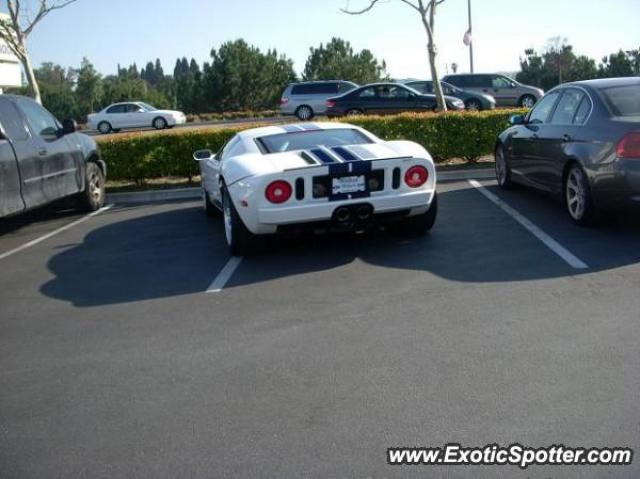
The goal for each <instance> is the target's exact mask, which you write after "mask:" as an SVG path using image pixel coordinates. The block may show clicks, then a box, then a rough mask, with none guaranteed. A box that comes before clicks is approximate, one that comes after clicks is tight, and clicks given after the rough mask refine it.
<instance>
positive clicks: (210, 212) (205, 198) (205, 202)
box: [202, 188, 221, 217]
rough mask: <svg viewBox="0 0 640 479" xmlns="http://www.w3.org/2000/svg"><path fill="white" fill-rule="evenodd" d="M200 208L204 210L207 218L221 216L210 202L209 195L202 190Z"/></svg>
mask: <svg viewBox="0 0 640 479" xmlns="http://www.w3.org/2000/svg"><path fill="white" fill-rule="evenodd" d="M202 207H203V208H204V211H205V213H206V214H207V216H211V217H215V216H220V214H221V212H220V210H219V209H218V208H216V205H214V204H213V203H212V202H211V199H210V198H209V194H208V193H207V191H206V190H205V189H204V188H203V189H202Z"/></svg>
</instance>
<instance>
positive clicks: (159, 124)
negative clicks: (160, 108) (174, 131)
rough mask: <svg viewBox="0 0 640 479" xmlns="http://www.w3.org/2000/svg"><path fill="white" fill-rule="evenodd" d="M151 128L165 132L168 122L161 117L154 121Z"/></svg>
mask: <svg viewBox="0 0 640 479" xmlns="http://www.w3.org/2000/svg"><path fill="white" fill-rule="evenodd" d="M151 126H152V127H153V128H155V129H156V130H164V129H165V128H166V127H167V120H165V119H164V118H162V117H161V116H158V117H156V118H154V119H153V121H152V122H151Z"/></svg>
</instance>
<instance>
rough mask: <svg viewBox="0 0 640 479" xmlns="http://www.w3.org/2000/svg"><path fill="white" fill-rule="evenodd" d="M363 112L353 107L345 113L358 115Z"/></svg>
mask: <svg viewBox="0 0 640 479" xmlns="http://www.w3.org/2000/svg"><path fill="white" fill-rule="evenodd" d="M362 114H364V112H363V111H362V110H360V109H359V108H351V109H350V110H347V111H346V113H345V115H347V116H356V115H362Z"/></svg>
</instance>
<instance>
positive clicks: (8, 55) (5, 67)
mask: <svg viewBox="0 0 640 479" xmlns="http://www.w3.org/2000/svg"><path fill="white" fill-rule="evenodd" d="M6 18H9V15H7V14H5V13H0V19H2V20H4V19H6ZM19 86H22V73H21V70H20V62H19V61H18V58H17V57H16V56H15V55H14V54H13V52H12V51H11V49H10V48H9V47H8V46H7V44H6V43H5V42H3V41H2V40H0V88H9V87H19Z"/></svg>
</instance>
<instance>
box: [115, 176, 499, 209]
mask: <svg viewBox="0 0 640 479" xmlns="http://www.w3.org/2000/svg"><path fill="white" fill-rule="evenodd" d="M436 171H437V170H436ZM492 178H495V173H494V171H493V168H473V169H465V170H451V171H438V181H458V180H470V179H476V180H486V179H492ZM201 196H202V189H201V188H200V187H199V186H196V187H193V188H176V189H172V190H149V191H132V192H130V193H107V198H106V202H107V203H115V204H135V203H161V202H165V201H176V200H194V199H199V198H201Z"/></svg>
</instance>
